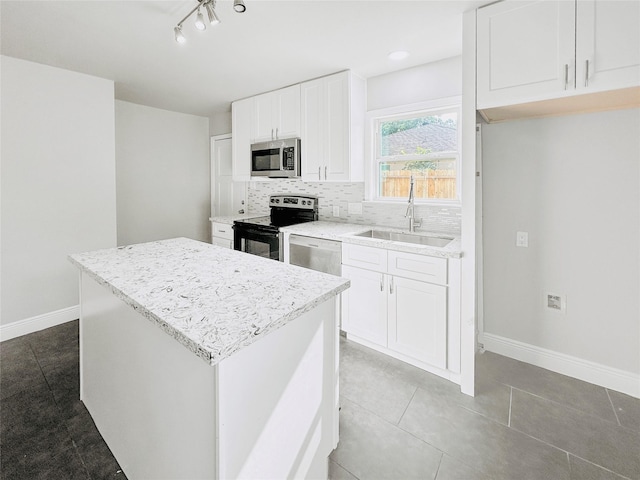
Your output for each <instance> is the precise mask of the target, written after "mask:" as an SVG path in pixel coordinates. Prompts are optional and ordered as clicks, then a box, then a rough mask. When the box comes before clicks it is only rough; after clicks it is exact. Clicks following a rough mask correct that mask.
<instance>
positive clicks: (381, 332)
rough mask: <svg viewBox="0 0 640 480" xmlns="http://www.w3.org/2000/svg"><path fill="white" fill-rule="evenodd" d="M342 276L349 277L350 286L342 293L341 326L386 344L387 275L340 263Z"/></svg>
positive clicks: (348, 330)
mask: <svg viewBox="0 0 640 480" xmlns="http://www.w3.org/2000/svg"><path fill="white" fill-rule="evenodd" d="M342 276H343V277H345V278H348V279H349V280H351V287H349V289H348V291H347V293H346V294H343V296H342V298H343V300H342V308H343V313H342V329H343V330H344V331H345V332H347V333H349V334H353V335H357V336H358V337H361V338H363V339H365V340H368V341H370V342H373V343H377V344H379V345H386V344H387V303H388V300H387V296H388V295H387V292H386V275H385V274H384V273H380V272H372V271H371V270H365V269H363V268H356V267H350V266H348V265H342Z"/></svg>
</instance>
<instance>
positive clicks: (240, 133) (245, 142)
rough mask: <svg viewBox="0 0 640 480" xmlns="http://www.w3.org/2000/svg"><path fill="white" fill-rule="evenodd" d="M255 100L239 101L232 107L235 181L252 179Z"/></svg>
mask: <svg viewBox="0 0 640 480" xmlns="http://www.w3.org/2000/svg"><path fill="white" fill-rule="evenodd" d="M252 114H253V98H247V99H245V100H238V101H237V102H233V104H232V106H231V131H232V134H233V136H232V140H231V145H232V159H233V166H232V168H233V175H232V176H233V180H234V181H236V182H246V181H249V180H250V179H251V137H252V135H251V115H252Z"/></svg>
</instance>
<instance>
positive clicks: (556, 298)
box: [544, 292, 567, 313]
mask: <svg viewBox="0 0 640 480" xmlns="http://www.w3.org/2000/svg"><path fill="white" fill-rule="evenodd" d="M544 300H545V303H544V305H545V307H547V308H548V309H549V310H554V311H556V312H560V313H565V312H566V310H567V297H566V296H565V295H561V294H558V293H548V292H547V293H546V294H545V296H544Z"/></svg>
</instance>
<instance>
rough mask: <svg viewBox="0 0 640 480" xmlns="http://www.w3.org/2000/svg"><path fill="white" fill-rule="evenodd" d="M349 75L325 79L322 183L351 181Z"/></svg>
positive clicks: (340, 74)
mask: <svg viewBox="0 0 640 480" xmlns="http://www.w3.org/2000/svg"><path fill="white" fill-rule="evenodd" d="M349 106H350V103H349V72H343V73H338V74H336V75H331V76H330V77H326V78H325V108H326V113H325V118H324V121H325V139H324V141H325V145H326V149H325V154H324V167H323V168H324V171H323V172H322V177H323V180H327V181H333V182H340V181H342V182H346V181H349V138H350V137H349V133H350V130H349Z"/></svg>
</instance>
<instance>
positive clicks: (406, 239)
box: [355, 230, 453, 247]
mask: <svg viewBox="0 0 640 480" xmlns="http://www.w3.org/2000/svg"><path fill="white" fill-rule="evenodd" d="M355 236H356V237H366V238H379V239H381V240H391V241H392V242H403V243H414V244H416V245H428V246H430V247H444V246H446V245H447V244H449V242H451V240H453V238H452V237H429V236H427V235H416V234H413V233H399V232H388V231H385V230H367V231H366V232H362V233H357V234H355Z"/></svg>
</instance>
